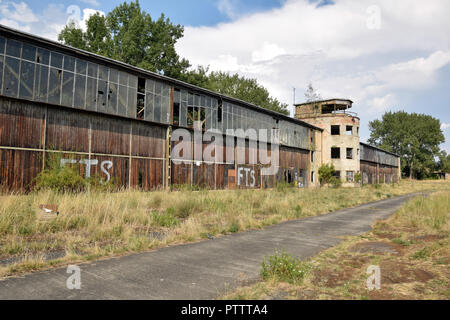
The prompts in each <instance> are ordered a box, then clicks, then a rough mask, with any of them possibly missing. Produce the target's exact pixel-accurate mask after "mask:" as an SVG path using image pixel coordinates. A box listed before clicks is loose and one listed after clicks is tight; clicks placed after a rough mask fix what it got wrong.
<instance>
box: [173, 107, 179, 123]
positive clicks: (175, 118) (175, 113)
mask: <svg viewBox="0 0 450 320" xmlns="http://www.w3.org/2000/svg"><path fill="white" fill-rule="evenodd" d="M173 124H175V125H179V124H180V103H178V102H174V103H173Z"/></svg>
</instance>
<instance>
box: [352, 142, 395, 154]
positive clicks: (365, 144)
mask: <svg viewBox="0 0 450 320" xmlns="http://www.w3.org/2000/svg"><path fill="white" fill-rule="evenodd" d="M359 144H362V145H364V146H366V147H369V148H373V149H377V150H380V151H383V152H385V153H388V154H391V155H393V156H396V157H398V158H400V156H399V155H398V154H396V153H393V152H390V151H386V150H384V149H381V148H378V147H375V146H373V145H371V144H368V143H365V142H361V141H360V142H359Z"/></svg>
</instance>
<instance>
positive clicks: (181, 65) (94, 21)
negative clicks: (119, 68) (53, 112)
mask: <svg viewBox="0 0 450 320" xmlns="http://www.w3.org/2000/svg"><path fill="white" fill-rule="evenodd" d="M183 32H184V27H183V26H181V25H175V24H172V22H171V21H170V19H168V18H166V17H165V16H164V14H161V16H160V17H159V18H158V19H157V20H153V19H152V18H151V16H150V14H148V13H147V12H145V11H144V10H142V9H141V6H140V4H139V1H136V2H130V3H127V2H124V3H123V4H121V5H118V6H117V7H115V8H114V9H113V10H112V11H111V12H109V13H108V14H107V15H106V16H102V15H100V14H99V13H96V14H94V15H92V16H90V17H89V19H88V20H87V23H86V31H85V32H84V31H83V30H82V29H81V28H80V27H79V26H77V25H76V24H75V23H74V22H73V21H72V22H70V23H68V24H67V25H66V26H65V27H64V29H63V30H62V31H61V33H60V34H59V36H58V40H59V41H61V42H63V43H64V44H67V45H70V46H73V47H76V48H80V49H84V50H87V51H90V52H93V53H96V54H99V55H103V56H106V57H108V58H112V59H115V60H119V61H122V62H125V63H128V64H130V65H133V66H137V67H139V68H143V69H146V70H150V71H153V72H158V73H161V74H164V75H166V76H169V77H174V78H179V77H180V75H181V74H182V73H183V72H185V70H186V69H187V68H189V67H190V64H189V62H188V61H187V60H186V59H182V58H180V57H179V55H178V54H177V52H176V50H175V44H176V42H177V41H178V40H179V39H180V38H181V37H183Z"/></svg>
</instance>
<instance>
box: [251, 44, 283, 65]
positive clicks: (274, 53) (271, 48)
mask: <svg viewBox="0 0 450 320" xmlns="http://www.w3.org/2000/svg"><path fill="white" fill-rule="evenodd" d="M283 54H286V50H284V49H283V48H280V47H279V46H278V45H277V44H276V43H268V42H264V44H263V47H262V48H261V50H256V51H253V53H252V61H253V62H261V61H268V60H272V59H274V58H276V57H278V56H280V55H283Z"/></svg>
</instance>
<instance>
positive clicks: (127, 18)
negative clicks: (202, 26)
mask: <svg viewBox="0 0 450 320" xmlns="http://www.w3.org/2000/svg"><path fill="white" fill-rule="evenodd" d="M183 34H184V27H183V26H181V25H175V24H172V22H171V21H170V19H168V18H166V17H165V16H164V14H161V16H160V17H159V18H158V19H157V20H154V19H152V18H151V16H150V14H149V13H147V12H145V11H144V10H142V9H141V6H140V4H139V1H136V2H129V3H127V2H124V3H123V4H120V5H118V6H117V7H115V8H114V9H113V10H112V11H111V12H109V13H108V14H107V15H106V16H102V15H100V14H99V13H97V14H94V15H92V16H90V17H89V19H88V20H87V25H86V31H83V30H82V29H81V28H80V26H77V25H76V24H75V22H73V21H71V22H69V23H68V24H67V25H66V26H65V27H64V29H63V30H62V31H61V33H60V34H59V36H58V40H59V41H61V42H62V43H64V44H67V45H70V46H72V47H75V48H79V49H83V50H87V51H89V52H93V53H96V54H99V55H102V56H106V57H108V58H112V59H115V60H119V61H122V62H125V63H127V64H130V65H133V66H136V67H139V68H142V69H146V70H149V71H153V72H158V73H160V74H164V75H166V76H168V77H171V78H175V79H178V80H182V81H185V82H188V83H191V84H194V85H197V86H200V87H203V88H207V89H210V90H213V91H216V92H219V93H222V94H225V95H229V96H231V97H234V98H237V99H241V100H244V101H247V102H249V103H252V104H255V105H258V106H260V107H262V108H267V109H270V110H273V111H277V112H281V113H284V114H288V110H287V105H286V104H283V103H281V102H279V101H278V100H277V99H275V98H273V97H271V96H270V94H269V92H268V91H267V89H266V88H264V87H263V86H261V85H260V84H258V82H257V80H256V79H248V78H245V77H242V76H239V75H238V74H234V75H231V74H228V73H225V72H209V70H208V68H205V67H202V66H200V67H198V68H197V69H194V70H191V69H190V67H191V65H190V63H189V61H188V60H186V59H184V58H181V57H180V56H179V55H178V54H177V52H176V50H175V44H176V43H177V41H178V40H179V39H181V38H182V37H183Z"/></svg>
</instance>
